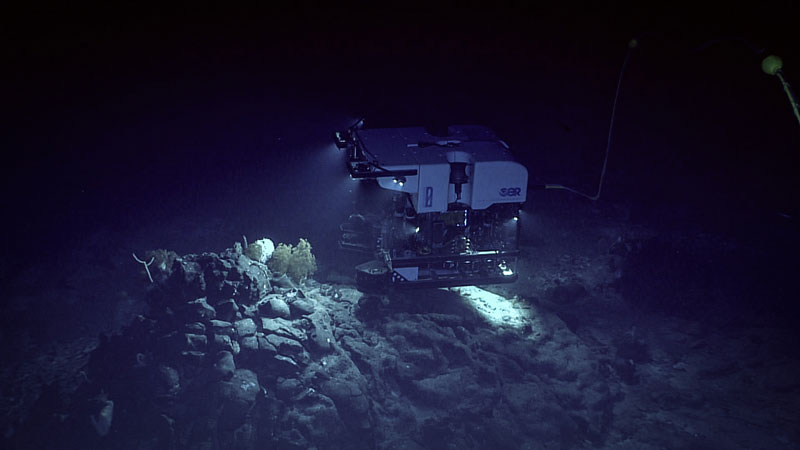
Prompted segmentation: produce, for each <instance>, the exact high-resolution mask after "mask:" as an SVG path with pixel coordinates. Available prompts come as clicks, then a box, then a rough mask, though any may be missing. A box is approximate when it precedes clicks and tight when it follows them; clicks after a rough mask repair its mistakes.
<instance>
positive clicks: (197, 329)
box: [183, 322, 206, 334]
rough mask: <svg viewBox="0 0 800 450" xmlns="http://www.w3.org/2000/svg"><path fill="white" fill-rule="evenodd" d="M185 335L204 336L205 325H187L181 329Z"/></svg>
mask: <svg viewBox="0 0 800 450" xmlns="http://www.w3.org/2000/svg"><path fill="white" fill-rule="evenodd" d="M183 329H184V330H186V332H187V333H194V334H206V325H205V324H204V323H203V322H192V323H187V324H186V325H184V327H183Z"/></svg>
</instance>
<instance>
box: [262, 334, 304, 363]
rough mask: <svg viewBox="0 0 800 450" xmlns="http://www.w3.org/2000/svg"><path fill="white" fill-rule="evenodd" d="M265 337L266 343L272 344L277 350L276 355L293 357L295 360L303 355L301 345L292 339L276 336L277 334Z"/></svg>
mask: <svg viewBox="0 0 800 450" xmlns="http://www.w3.org/2000/svg"><path fill="white" fill-rule="evenodd" d="M265 337H266V339H267V342H269V343H270V344H272V345H273V346H274V347H275V348H276V349H277V350H278V353H279V354H281V355H283V356H289V357H293V358H295V360H297V358H301V357H302V356H303V353H305V349H303V345H302V344H301V343H299V342H297V341H296V340H294V339H289V338H286V337H283V336H278V335H277V334H268V335H266V336H265Z"/></svg>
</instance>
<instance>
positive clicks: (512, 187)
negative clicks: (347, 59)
mask: <svg viewBox="0 0 800 450" xmlns="http://www.w3.org/2000/svg"><path fill="white" fill-rule="evenodd" d="M335 141H336V146H337V147H338V148H339V149H341V150H342V151H343V152H344V153H345V155H346V166H347V170H348V171H349V172H350V176H351V177H352V178H353V179H355V180H361V181H362V182H363V183H365V184H366V185H367V186H365V187H366V188H373V189H383V190H386V191H390V192H391V194H392V195H390V198H391V199H390V200H388V201H387V202H386V203H385V206H384V207H383V208H382V210H381V211H378V212H377V213H376V214H363V213H359V214H353V215H351V216H350V218H349V220H348V221H347V222H346V223H344V224H342V225H341V226H340V231H341V239H340V241H339V245H340V248H342V249H345V250H351V251H355V252H362V253H367V254H372V255H373V256H374V259H372V260H370V261H367V262H364V263H362V264H359V265H357V266H356V283H357V285H358V286H359V288H360V289H362V290H374V289H385V288H387V287H397V288H411V287H446V286H464V285H476V284H494V283H510V282H513V281H516V279H517V271H516V269H517V258H518V254H519V227H520V224H519V211H520V207H521V205H522V203H524V202H525V199H526V195H527V184H528V172H527V169H526V168H525V167H524V166H523V165H521V164H519V163H518V162H516V161H515V160H514V158H513V157H512V155H511V152H510V149H509V146H508V145H507V144H506V143H505V142H504V141H502V140H501V139H499V138H498V137H497V136H496V135H495V133H494V132H493V131H492V130H490V129H489V128H487V127H484V126H474V125H458V126H450V127H447V128H446V129H445V130H429V129H426V128H424V127H409V128H375V129H369V128H365V127H364V126H363V121H359V122H358V123H357V124H356V125H354V126H352V127H350V128H349V129H347V130H345V131H342V132H337V133H335Z"/></svg>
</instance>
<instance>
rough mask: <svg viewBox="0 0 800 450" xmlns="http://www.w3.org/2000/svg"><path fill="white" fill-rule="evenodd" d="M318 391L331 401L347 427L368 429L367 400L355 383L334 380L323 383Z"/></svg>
mask: <svg viewBox="0 0 800 450" xmlns="http://www.w3.org/2000/svg"><path fill="white" fill-rule="evenodd" d="M320 390H321V391H322V392H323V393H324V394H325V395H327V396H329V397H330V398H331V399H333V402H334V403H335V404H336V409H337V410H338V411H339V413H340V415H341V418H342V420H343V421H344V422H345V424H347V426H348V427H351V428H355V429H361V430H364V429H367V428H369V427H370V422H371V420H370V415H369V399H367V397H366V395H364V393H363V392H362V391H361V388H360V387H359V385H358V383H357V382H355V381H350V380H346V379H339V378H334V379H330V380H327V381H324V382H323V383H322V384H321V386H320Z"/></svg>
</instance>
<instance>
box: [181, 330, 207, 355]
mask: <svg viewBox="0 0 800 450" xmlns="http://www.w3.org/2000/svg"><path fill="white" fill-rule="evenodd" d="M183 338H184V348H185V349H186V350H190V351H192V350H200V351H202V350H205V348H206V346H207V345H208V338H207V337H206V335H204V334H191V333H185V334H184V335H183Z"/></svg>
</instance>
